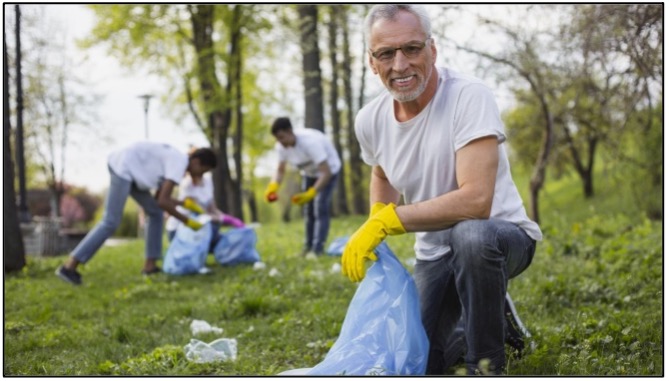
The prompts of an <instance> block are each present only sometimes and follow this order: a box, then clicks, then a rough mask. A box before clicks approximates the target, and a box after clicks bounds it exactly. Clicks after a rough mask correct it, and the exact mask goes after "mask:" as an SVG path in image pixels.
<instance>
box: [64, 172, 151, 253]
mask: <svg viewBox="0 0 669 381" xmlns="http://www.w3.org/2000/svg"><path fill="white" fill-rule="evenodd" d="M109 175H110V178H111V180H110V183H109V190H108V192H107V200H106V202H105V211H104V214H103V216H102V220H101V221H100V222H99V223H98V224H97V225H95V227H94V228H93V230H91V231H90V232H89V233H88V234H86V237H84V239H83V240H82V241H81V242H79V244H78V245H77V247H75V248H74V250H73V251H72V253H71V254H70V255H71V256H72V257H74V258H75V259H76V260H77V261H78V262H80V263H86V262H88V261H89V260H90V259H91V258H92V257H93V255H95V253H96V252H97V251H98V249H100V247H101V246H102V244H104V242H105V241H106V240H107V238H109V237H111V236H112V235H113V234H114V232H115V231H116V229H117V228H118V226H119V225H120V224H121V219H122V217H123V207H124V206H125V202H126V200H127V199H128V196H130V197H132V198H133V199H134V200H135V201H137V203H138V204H139V205H140V206H141V207H142V209H144V213H145V214H146V229H145V230H146V233H145V239H146V245H145V257H146V258H148V259H160V257H161V255H162V244H163V239H162V232H163V210H162V209H161V208H160V207H159V206H158V202H157V201H156V199H155V198H154V197H153V196H152V195H151V193H150V192H149V191H147V190H141V189H139V188H137V186H136V185H135V184H134V183H133V182H131V181H128V180H125V179H123V178H121V177H119V176H118V175H116V174H115V173H114V171H112V170H111V168H109Z"/></svg>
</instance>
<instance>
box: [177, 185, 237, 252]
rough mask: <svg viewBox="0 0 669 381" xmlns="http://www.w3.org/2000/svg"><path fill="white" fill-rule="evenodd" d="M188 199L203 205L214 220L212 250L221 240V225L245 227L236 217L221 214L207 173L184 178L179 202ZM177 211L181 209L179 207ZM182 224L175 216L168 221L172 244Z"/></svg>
mask: <svg viewBox="0 0 669 381" xmlns="http://www.w3.org/2000/svg"><path fill="white" fill-rule="evenodd" d="M186 198H191V199H193V200H195V202H197V203H198V205H201V206H202V208H203V209H204V210H205V212H206V213H208V214H209V215H210V216H211V218H212V224H211V227H212V229H213V234H212V240H211V244H210V247H209V248H210V250H211V249H213V246H214V245H215V244H216V242H217V241H218V238H219V234H218V229H219V228H220V226H221V225H228V226H232V227H235V228H238V227H243V226H244V223H243V222H242V221H241V220H239V219H238V218H236V217H233V216H231V215H228V214H225V213H223V212H221V211H220V210H219V209H218V208H217V207H216V202H215V200H214V182H213V180H212V178H211V174H209V173H207V174H204V175H202V176H192V175H191V176H186V177H184V178H183V180H182V181H181V183H179V197H178V199H179V200H185V199H186ZM177 209H180V207H178V208H177ZM180 224H181V221H179V220H178V219H177V218H175V217H174V216H170V217H169V218H168V219H167V225H166V230H167V238H168V240H169V241H170V242H171V241H172V239H173V238H174V235H175V234H176V230H177V228H178V227H179V225H180Z"/></svg>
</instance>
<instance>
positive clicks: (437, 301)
mask: <svg viewBox="0 0 669 381" xmlns="http://www.w3.org/2000/svg"><path fill="white" fill-rule="evenodd" d="M450 241H451V242H450V248H451V250H450V252H448V253H446V255H444V256H442V257H441V258H439V259H437V260H436V261H422V260H417V261H416V267H415V269H414V279H415V281H416V286H417V288H418V293H419V296H420V305H421V317H422V320H423V326H424V327H425V331H426V333H427V336H428V339H429V341H430V355H429V358H428V365H427V371H426V374H444V373H445V372H446V371H447V369H445V367H446V366H447V365H448V363H449V362H450V361H451V360H450V359H445V358H444V356H445V355H447V354H448V353H447V352H448V350H447V348H448V347H449V345H451V344H453V343H449V342H448V340H449V339H450V338H453V337H455V336H457V335H453V332H454V330H455V329H456V326H457V324H458V320H460V318H461V317H463V319H464V334H465V336H466V345H467V353H466V355H465V364H466V366H467V370H468V372H470V373H473V372H475V370H476V369H477V368H478V363H479V361H480V360H482V359H488V360H489V361H490V369H493V370H494V371H495V372H500V371H501V370H503V369H504V366H505V362H506V356H505V347H504V339H505V337H504V333H505V331H504V329H505V328H504V325H505V319H504V303H505V295H506V288H507V284H508V281H509V279H511V278H513V277H515V276H517V275H518V274H520V273H521V272H523V271H524V270H525V269H526V268H527V267H528V266H529V265H530V263H531V262H532V258H533V256H534V251H535V248H536V242H535V241H534V240H533V239H531V238H530V237H529V236H528V235H527V234H526V233H525V232H524V231H523V230H522V229H521V228H520V227H519V226H517V225H515V224H513V223H510V222H506V221H502V220H495V219H491V220H468V221H463V222H460V223H458V224H457V225H455V226H453V228H452V229H451V234H450Z"/></svg>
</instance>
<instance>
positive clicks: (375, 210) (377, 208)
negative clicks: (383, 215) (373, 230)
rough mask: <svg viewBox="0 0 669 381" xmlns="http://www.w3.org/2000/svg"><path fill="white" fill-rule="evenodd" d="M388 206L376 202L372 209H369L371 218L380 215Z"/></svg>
mask: <svg viewBox="0 0 669 381" xmlns="http://www.w3.org/2000/svg"><path fill="white" fill-rule="evenodd" d="M385 206H386V204H384V203H382V202H375V203H374V204H373V205H372V207H371V208H370V209H369V216H370V217H371V216H373V215H375V214H376V213H378V212H379V211H380V210H381V209H383V208H384V207H385Z"/></svg>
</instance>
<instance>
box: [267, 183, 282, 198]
mask: <svg viewBox="0 0 669 381" xmlns="http://www.w3.org/2000/svg"><path fill="white" fill-rule="evenodd" d="M278 190H279V183H277V182H276V181H272V182H270V183H269V185H267V189H266V190H265V200H267V202H274V201H276V200H277V199H278V198H279V196H278V195H277V194H276V192H277V191H278Z"/></svg>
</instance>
